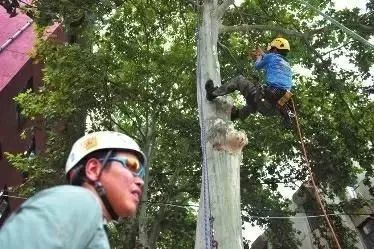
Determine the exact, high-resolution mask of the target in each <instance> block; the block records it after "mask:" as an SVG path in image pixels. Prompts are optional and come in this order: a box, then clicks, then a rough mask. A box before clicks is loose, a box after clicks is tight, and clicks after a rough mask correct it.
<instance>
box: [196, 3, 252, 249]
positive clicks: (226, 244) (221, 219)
mask: <svg viewBox="0 0 374 249" xmlns="http://www.w3.org/2000/svg"><path fill="white" fill-rule="evenodd" d="M217 7H218V6H217V1H216V0H207V1H205V2H204V5H203V7H202V19H201V21H200V22H201V23H200V27H199V34H198V35H199V36H198V44H197V46H198V61H197V67H198V68H197V92H198V94H197V96H198V105H199V111H200V126H201V129H202V146H205V148H206V153H204V149H203V156H206V162H207V167H208V178H207V179H208V180H207V181H206V180H205V179H204V177H203V183H202V186H201V194H200V207H199V215H198V222H197V229H196V240H195V249H203V248H205V249H206V248H211V244H210V243H211V238H210V226H209V217H207V215H209V214H210V213H211V215H212V217H213V218H214V222H213V229H214V234H215V235H214V238H215V240H216V241H217V242H218V248H219V249H232V248H235V249H240V248H243V242H242V228H241V225H242V223H241V209H240V175H239V170H240V162H241V157H242V156H241V149H242V147H243V146H244V145H245V143H246V141H247V138H246V136H245V134H244V133H242V132H239V131H236V130H235V129H234V128H233V124H232V122H231V121H229V117H230V112H231V105H230V104H229V103H228V102H226V100H225V99H224V98H220V99H217V100H215V101H214V102H208V101H207V100H206V98H205V87H204V86H205V82H206V81H207V80H208V79H212V80H213V81H214V83H215V85H217V84H220V82H221V80H220V68H219V61H218V53H217V40H218V28H219V25H220V22H221V20H220V17H219V16H220V15H217V10H218V9H217ZM204 133H205V134H204ZM204 140H205V141H204ZM204 143H205V144H204ZM202 168H203V175H204V165H203V166H202ZM207 186H209V188H207ZM204 189H205V191H204ZM208 189H209V191H208ZM204 192H205V193H207V192H209V194H210V198H209V199H210V200H207V201H205V202H204ZM209 204H210V205H209ZM207 205H208V206H207ZM209 206H210V210H209Z"/></svg>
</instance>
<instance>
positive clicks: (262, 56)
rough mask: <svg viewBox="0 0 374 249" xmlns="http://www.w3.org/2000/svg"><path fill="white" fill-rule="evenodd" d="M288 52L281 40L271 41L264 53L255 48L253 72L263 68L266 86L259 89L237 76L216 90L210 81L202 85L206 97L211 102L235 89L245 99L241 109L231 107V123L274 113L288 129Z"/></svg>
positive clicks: (289, 120)
mask: <svg viewBox="0 0 374 249" xmlns="http://www.w3.org/2000/svg"><path fill="white" fill-rule="evenodd" d="M289 51H290V44H289V43H288V41H287V40H286V39H284V38H276V39H274V40H273V41H272V42H271V43H270V44H269V46H268V48H267V52H266V53H264V52H263V51H262V49H261V48H257V49H256V51H255V52H252V53H251V54H250V56H251V57H252V59H253V60H255V68H256V69H257V70H261V69H264V71H265V83H266V85H265V86H264V87H263V86H259V85H255V84H254V83H252V82H250V81H249V80H247V79H246V78H244V77H243V76H242V75H239V76H237V77H235V78H233V79H231V80H230V81H228V82H227V83H225V84H223V85H221V86H220V87H215V86H214V83H213V81H212V80H208V81H207V82H206V85H205V89H206V94H207V95H206V97H207V99H208V100H209V101H212V100H213V99H215V98H216V97H218V96H223V95H226V94H229V93H232V92H234V91H235V90H239V91H240V93H241V94H242V95H243V96H244V98H245V99H246V106H244V107H243V108H241V109H238V108H236V107H235V106H233V108H232V110H231V120H236V119H238V118H239V119H241V120H244V119H245V118H246V117H248V116H249V115H250V114H251V113H255V112H257V111H258V112H260V113H261V114H263V115H266V116H269V115H272V114H274V113H276V112H278V113H280V114H281V115H282V117H283V119H284V123H285V126H286V127H291V126H292V118H293V116H294V115H293V113H292V111H291V110H292V107H291V104H290V101H289V100H290V98H291V96H292V94H291V92H290V90H291V88H292V72H291V67H290V64H289V63H288V61H287V59H286V57H287V54H288V52H289Z"/></svg>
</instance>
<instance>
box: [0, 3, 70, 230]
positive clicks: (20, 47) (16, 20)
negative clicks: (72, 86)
mask: <svg viewBox="0 0 374 249" xmlns="http://www.w3.org/2000/svg"><path fill="white" fill-rule="evenodd" d="M48 34H49V35H48V36H46V38H48V37H51V36H53V37H54V39H59V40H64V34H63V32H62V29H61V27H60V25H57V24H56V25H53V26H52V27H50V28H49V30H48ZM35 41H36V33H35V31H34V27H33V20H32V19H31V18H29V17H28V16H27V15H25V14H23V13H21V12H19V10H17V14H16V15H14V14H13V15H10V14H9V13H8V12H7V10H6V9H5V8H3V7H2V6H0V226H1V224H2V223H3V221H4V220H5V218H6V217H7V216H8V215H9V214H10V213H11V212H12V211H13V210H14V209H16V208H17V207H18V206H19V205H20V203H22V199H17V198H12V197H9V196H8V195H11V189H12V188H13V187H15V186H18V185H20V184H22V182H23V181H24V177H25V176H24V175H23V174H22V172H18V171H17V170H16V169H15V168H13V167H12V166H11V165H10V163H9V162H8V161H7V159H6V158H5V155H4V153H5V152H10V153H24V152H26V151H28V153H39V152H40V151H42V150H43V148H44V144H45V140H46V138H45V134H44V132H43V130H42V129H40V128H39V129H33V131H32V132H29V133H28V135H27V136H26V138H24V139H21V136H20V135H21V133H22V132H23V130H24V129H26V128H30V127H37V126H36V125H35V121H30V120H27V119H26V118H25V117H24V116H23V115H22V109H21V107H20V106H19V105H18V104H17V103H16V102H15V100H14V97H16V96H17V95H18V94H19V93H21V92H24V91H27V90H31V91H37V90H38V87H39V86H40V85H41V84H42V71H41V65H39V64H36V63H34V62H33V60H32V58H30V53H31V51H32V49H33V44H34V42H35Z"/></svg>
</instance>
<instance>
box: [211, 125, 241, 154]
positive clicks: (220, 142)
mask: <svg viewBox="0 0 374 249" xmlns="http://www.w3.org/2000/svg"><path fill="white" fill-rule="evenodd" d="M212 122H213V121H212ZM210 127H211V128H210V129H209V131H208V142H209V143H210V144H211V145H212V146H213V149H215V150H218V151H227V152H229V153H230V154H237V153H241V151H242V149H243V147H244V146H245V145H246V144H247V143H248V138H247V135H246V134H245V132H243V131H239V130H236V129H235V128H234V125H233V123H232V122H231V121H224V120H222V119H216V120H214V123H213V124H212V125H211V126H210Z"/></svg>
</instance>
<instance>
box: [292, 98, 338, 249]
mask: <svg viewBox="0 0 374 249" xmlns="http://www.w3.org/2000/svg"><path fill="white" fill-rule="evenodd" d="M291 104H292V108H293V111H294V114H295V122H296V128H297V133H298V135H299V139H300V143H301V148H302V151H303V154H304V160H305V163H306V165H307V169H308V172H309V177H310V182H311V183H312V187H313V189H314V192H315V196H316V198H317V202H318V204H319V206H320V208H321V210H322V213H323V216H324V218H325V221H326V223H327V225H328V227H329V229H330V231H331V233H332V236H333V239H334V241H335V243H336V245H337V248H338V249H341V246H340V243H339V240H338V237H337V235H336V233H335V231H334V228H333V227H332V224H331V222H330V219H329V217H328V215H327V212H326V209H325V207H324V205H323V203H322V198H321V196H320V194H319V189H318V187H317V185H316V182H315V180H314V176H313V171H312V167H311V166H310V163H309V159H308V154H307V152H306V149H305V144H304V140H303V136H302V133H301V128H300V124H299V118H298V115H297V112H296V108H295V103H294V101H293V99H292V98H291Z"/></svg>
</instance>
